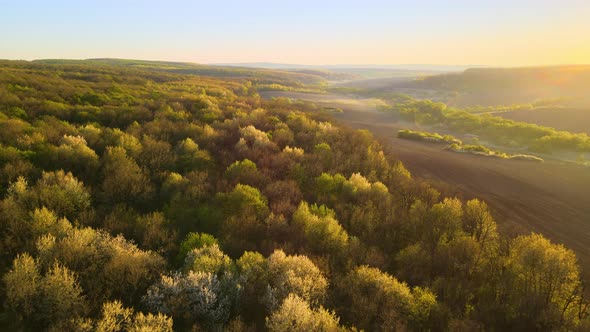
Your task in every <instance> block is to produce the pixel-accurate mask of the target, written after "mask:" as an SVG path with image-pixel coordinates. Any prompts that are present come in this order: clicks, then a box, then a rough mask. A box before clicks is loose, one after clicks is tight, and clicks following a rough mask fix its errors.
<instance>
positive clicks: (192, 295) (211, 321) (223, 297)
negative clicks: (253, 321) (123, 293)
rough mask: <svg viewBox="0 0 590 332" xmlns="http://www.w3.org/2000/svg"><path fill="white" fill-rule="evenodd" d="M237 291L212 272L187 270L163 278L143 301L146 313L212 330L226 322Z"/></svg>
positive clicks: (151, 288)
mask: <svg viewBox="0 0 590 332" xmlns="http://www.w3.org/2000/svg"><path fill="white" fill-rule="evenodd" d="M236 291H237V290H236V288H235V284H234V283H231V282H230V281H229V280H225V281H224V280H221V279H220V278H219V277H217V276H216V275H215V274H213V273H208V272H193V271H189V272H188V273H187V274H180V273H174V274H172V275H170V276H162V277H161V279H160V281H159V282H158V283H156V284H155V285H153V286H152V287H150V288H149V289H148V291H147V294H146V295H145V296H144V298H143V302H144V304H145V305H146V307H147V308H148V309H149V310H151V311H154V312H160V313H163V314H166V315H171V316H172V317H174V320H175V321H178V322H179V323H180V324H184V325H185V326H187V327H188V326H191V325H192V324H195V323H199V324H202V325H204V326H203V327H205V328H208V329H212V328H215V327H217V328H219V327H220V326H222V325H223V324H225V323H226V322H227V321H228V320H229V318H230V314H231V311H232V308H233V304H234V303H235V297H236V294H237V293H236ZM181 326H182V325H181Z"/></svg>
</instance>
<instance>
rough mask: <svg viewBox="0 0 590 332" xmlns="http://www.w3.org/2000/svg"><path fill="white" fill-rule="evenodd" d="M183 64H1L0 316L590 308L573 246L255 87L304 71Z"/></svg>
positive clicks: (426, 325)
mask: <svg viewBox="0 0 590 332" xmlns="http://www.w3.org/2000/svg"><path fill="white" fill-rule="evenodd" d="M113 61H114V62H113ZM192 66H193V65H185V64H177V63H158V62H149V63H146V62H143V61H132V60H129V61H121V60H87V61H79V62H78V61H62V60H51V61H49V60H47V61H41V62H24V61H18V62H17V61H15V62H12V61H2V62H0V257H1V259H0V274H1V275H2V287H0V301H1V302H2V303H4V306H3V307H2V309H1V311H0V329H2V330H31V331H38V330H65V331H70V330H73V331H103V330H130V331H153V330H156V331H171V330H177V331H186V330H205V331H219V330H228V331H257V330H270V331H285V330H297V331H355V330H365V331H375V330H381V331H392V330H402V331H406V330H407V331H447V330H459V331H462V330H481V329H487V330H585V329H586V328H587V327H588V326H590V325H589V324H590V318H589V317H588V312H586V311H587V310H586V309H585V308H588V307H589V305H588V303H590V302H589V301H590V299H588V298H587V296H586V294H585V292H584V288H583V279H582V277H581V271H580V267H579V265H578V262H577V258H576V255H575V254H574V252H573V251H571V250H569V249H566V248H565V247H564V246H563V245H561V244H556V243H553V242H551V241H549V240H548V239H546V238H545V237H543V236H542V235H540V234H521V235H518V236H516V235H514V234H509V233H506V232H502V231H499V230H498V227H497V224H496V222H495V220H494V218H493V215H494V214H496V213H500V214H501V213H502V211H499V212H496V211H490V209H489V208H488V206H487V204H486V203H485V202H483V201H481V200H478V199H470V200H462V199H459V198H456V197H453V196H449V195H445V194H448V192H440V191H438V190H437V189H435V187H434V186H433V185H432V184H430V183H428V182H427V181H424V180H421V179H419V178H416V177H414V176H413V175H412V174H411V172H410V171H408V169H406V167H405V166H404V164H403V163H402V162H400V161H399V159H398V158H396V156H395V155H394V154H393V153H392V152H391V149H390V148H389V146H387V145H383V144H381V143H380V142H379V141H378V140H376V139H375V138H374V137H373V136H372V135H371V134H370V133H369V132H368V131H358V130H353V129H349V128H347V127H344V126H340V125H338V124H336V123H333V122H331V120H330V119H331V116H330V114H331V113H329V112H327V111H326V109H325V108H324V107H322V106H321V105H316V104H315V103H313V102H305V101H294V100H289V99H287V98H275V99H270V100H267V99H263V98H261V97H260V93H259V92H260V91H259V87H262V88H264V87H265V85H266V84H271V85H272V84H277V85H280V86H286V85H284V84H286V83H285V82H296V83H292V84H300V85H292V86H293V87H295V86H297V87H303V88H305V86H304V84H303V82H304V79H303V78H301V77H302V76H300V75H303V76H304V77H308V74H301V73H295V74H294V73H287V74H285V75H284V76H283V74H282V72H280V71H279V72H277V71H266V70H262V71H259V70H254V69H248V70H243V69H218V68H213V69H211V68H208V67H205V68H199V67H198V66H195V68H192ZM234 70H235V71H234ZM250 75H251V76H250ZM293 75H294V76H293ZM261 77H262V78H261ZM261 80H263V83H261ZM297 82H298V83H297ZM289 84H291V83H289ZM344 114H346V113H344ZM380 114H382V115H389V114H387V113H380ZM456 176H461V175H460V174H457V175H456ZM437 187H438V184H437Z"/></svg>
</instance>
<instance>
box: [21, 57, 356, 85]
mask: <svg viewBox="0 0 590 332" xmlns="http://www.w3.org/2000/svg"><path fill="white" fill-rule="evenodd" d="M32 62H33V63H40V64H47V65H59V64H63V65H95V66H101V65H102V66H125V67H132V68H138V69H147V70H155V71H165V72H169V73H175V74H188V75H201V76H211V77H220V78H247V79H249V80H253V81H255V83H258V84H281V85H285V86H302V85H306V84H319V83H321V82H323V81H325V80H345V79H351V78H353V77H352V76H351V75H346V74H341V73H332V72H328V71H321V70H313V71H289V70H278V69H268V68H253V67H232V66H213V65H203V64H196V63H188V62H167V61H147V60H130V59H111V58H98V59H87V60H81V61H80V60H61V59H59V60H56V59H43V60H34V61H32Z"/></svg>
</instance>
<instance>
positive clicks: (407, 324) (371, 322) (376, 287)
mask: <svg viewBox="0 0 590 332" xmlns="http://www.w3.org/2000/svg"><path fill="white" fill-rule="evenodd" d="M339 288H340V292H341V294H343V298H342V299H341V300H342V302H340V306H341V308H342V310H341V311H340V312H341V313H342V315H343V317H345V318H346V320H347V321H350V322H355V324H356V326H357V327H359V328H362V329H365V330H368V331H377V330H381V331H395V330H404V329H406V328H407V329H410V330H417V331H423V330H429V329H434V328H435V326H437V325H438V328H440V329H444V321H442V320H439V321H435V320H432V319H431V318H432V316H433V315H434V314H435V312H436V311H437V302H436V296H435V295H434V294H432V293H431V292H430V291H428V290H425V289H421V288H419V287H416V288H414V289H413V290H410V288H409V287H408V286H407V285H406V284H405V283H401V282H399V281H398V280H397V279H396V278H394V277H392V276H390V275H388V274H386V273H383V272H381V271H379V270H378V269H376V268H371V267H367V266H360V267H357V268H356V269H354V270H353V271H351V272H350V273H349V274H348V275H347V276H346V278H344V280H342V283H341V284H340V285H339Z"/></svg>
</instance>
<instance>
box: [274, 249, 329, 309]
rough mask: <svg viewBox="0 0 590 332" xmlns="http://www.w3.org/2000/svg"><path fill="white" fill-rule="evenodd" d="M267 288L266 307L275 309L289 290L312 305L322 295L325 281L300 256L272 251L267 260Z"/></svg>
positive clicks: (305, 258)
mask: <svg viewBox="0 0 590 332" xmlns="http://www.w3.org/2000/svg"><path fill="white" fill-rule="evenodd" d="M266 268H267V275H268V288H267V290H266V294H265V303H266V306H267V308H269V309H270V310H273V309H275V308H277V307H278V306H279V305H280V304H281V303H282V302H283V300H284V299H285V298H287V296H288V295H289V294H290V293H293V294H295V295H297V296H299V297H300V298H302V299H304V300H305V301H307V302H308V303H309V304H310V305H311V306H312V307H316V306H318V305H320V304H322V303H323V302H324V300H325V298H326V292H327V289H328V280H327V279H326V278H325V277H324V275H323V274H322V273H321V272H320V270H319V269H318V268H317V266H315V265H314V264H313V262H312V261H311V260H310V259H309V258H307V257H305V256H300V255H295V256H287V255H285V253H284V252H283V251H282V250H276V251H275V252H274V253H273V254H272V255H270V256H269V257H268V259H267V265H266Z"/></svg>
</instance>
